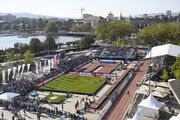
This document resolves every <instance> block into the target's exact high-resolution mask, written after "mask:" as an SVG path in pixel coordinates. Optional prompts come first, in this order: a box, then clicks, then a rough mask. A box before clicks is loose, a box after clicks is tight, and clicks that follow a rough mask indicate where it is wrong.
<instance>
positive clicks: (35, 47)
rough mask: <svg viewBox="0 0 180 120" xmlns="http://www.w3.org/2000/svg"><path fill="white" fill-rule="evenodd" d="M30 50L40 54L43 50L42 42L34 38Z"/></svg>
mask: <svg viewBox="0 0 180 120" xmlns="http://www.w3.org/2000/svg"><path fill="white" fill-rule="evenodd" d="M29 48H30V50H31V52H33V53H39V52H40V51H41V50H42V44H41V41H40V40H39V39H38V38H32V39H31V41H30V43H29Z"/></svg>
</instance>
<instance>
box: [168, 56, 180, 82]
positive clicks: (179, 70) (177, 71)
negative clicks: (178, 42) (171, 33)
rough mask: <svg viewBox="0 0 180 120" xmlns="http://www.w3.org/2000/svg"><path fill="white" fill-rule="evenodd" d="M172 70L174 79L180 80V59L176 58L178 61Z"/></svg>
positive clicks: (172, 66)
mask: <svg viewBox="0 0 180 120" xmlns="http://www.w3.org/2000/svg"><path fill="white" fill-rule="evenodd" d="M170 69H171V72H172V74H173V75H174V77H176V79H179V80H180V57H177V58H176V61H175V62H174V64H173V65H171V67H170Z"/></svg>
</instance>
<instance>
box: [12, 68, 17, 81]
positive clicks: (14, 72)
mask: <svg viewBox="0 0 180 120" xmlns="http://www.w3.org/2000/svg"><path fill="white" fill-rule="evenodd" d="M15 75H16V67H13V76H12V78H13V79H14V78H15Z"/></svg>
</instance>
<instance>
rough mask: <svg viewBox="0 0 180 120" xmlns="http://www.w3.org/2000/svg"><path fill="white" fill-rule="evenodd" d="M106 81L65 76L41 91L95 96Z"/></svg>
mask: <svg viewBox="0 0 180 120" xmlns="http://www.w3.org/2000/svg"><path fill="white" fill-rule="evenodd" d="M105 81H106V78H103V77H91V76H76V75H63V76H61V77H59V78H57V79H55V80H53V81H51V82H49V83H47V84H45V85H44V86H41V87H39V89H40V90H54V91H65V92H67V91H69V92H74V93H83V94H93V93H95V92H96V91H97V90H98V89H99V88H100V87H101V86H102V85H103V84H104V83H105Z"/></svg>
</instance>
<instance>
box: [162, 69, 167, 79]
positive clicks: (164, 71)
mask: <svg viewBox="0 0 180 120" xmlns="http://www.w3.org/2000/svg"><path fill="white" fill-rule="evenodd" d="M161 78H162V79H163V80H168V78H169V75H168V71H167V70H163V73H162V76H161Z"/></svg>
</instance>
